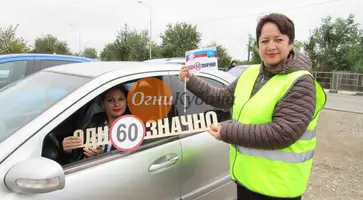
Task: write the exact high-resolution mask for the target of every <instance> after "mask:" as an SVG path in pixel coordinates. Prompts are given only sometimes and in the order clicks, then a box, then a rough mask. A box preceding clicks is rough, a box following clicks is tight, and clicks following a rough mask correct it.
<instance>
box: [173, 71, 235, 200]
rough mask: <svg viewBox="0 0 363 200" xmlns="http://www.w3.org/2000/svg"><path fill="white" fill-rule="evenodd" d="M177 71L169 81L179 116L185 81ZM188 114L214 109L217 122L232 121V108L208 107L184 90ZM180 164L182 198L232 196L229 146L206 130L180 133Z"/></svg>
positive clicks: (207, 77)
mask: <svg viewBox="0 0 363 200" xmlns="http://www.w3.org/2000/svg"><path fill="white" fill-rule="evenodd" d="M178 73H179V72H171V83H172V90H173V96H174V97H175V107H176V109H177V111H178V112H177V113H178V116H181V115H183V114H184V102H183V101H184V96H183V94H184V82H182V81H180V80H179V77H178ZM198 77H200V78H202V79H203V80H205V81H207V82H208V83H210V84H212V85H214V86H216V87H223V85H224V84H226V83H222V80H221V79H219V78H217V77H216V76H210V75H205V74H198ZM186 94H187V109H186V112H187V114H188V115H189V114H196V113H205V112H206V111H210V110H214V111H215V112H216V113H217V116H218V121H219V122H224V121H231V120H232V118H231V111H230V110H222V109H218V108H215V107H213V106H209V105H207V104H205V103H204V102H202V101H201V100H200V99H199V100H197V98H196V97H195V96H194V95H193V94H192V93H191V92H190V91H189V90H187V92H186ZM180 142H181V145H182V150H183V158H182V160H183V167H182V172H181V177H182V180H181V196H182V198H183V200H191V199H198V200H214V199H215V200H217V199H218V200H220V199H226V200H227V199H235V198H236V187H235V184H234V182H232V181H231V178H230V176H229V145H228V144H226V143H223V142H220V141H218V140H216V139H215V138H214V137H213V136H211V135H210V134H209V133H208V132H199V133H195V134H191V135H186V136H184V135H181V136H180Z"/></svg>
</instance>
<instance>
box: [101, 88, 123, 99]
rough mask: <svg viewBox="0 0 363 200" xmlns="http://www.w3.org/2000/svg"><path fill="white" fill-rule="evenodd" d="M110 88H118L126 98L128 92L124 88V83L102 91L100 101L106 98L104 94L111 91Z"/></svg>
mask: <svg viewBox="0 0 363 200" xmlns="http://www.w3.org/2000/svg"><path fill="white" fill-rule="evenodd" d="M111 90H120V91H121V92H122V93H124V94H125V97H126V99H127V93H128V90H127V89H126V87H125V86H124V85H116V86H114V87H112V88H110V89H108V90H106V91H105V92H103V93H102V94H101V95H100V96H101V101H102V102H103V101H104V100H105V98H106V94H107V93H108V92H109V91H111Z"/></svg>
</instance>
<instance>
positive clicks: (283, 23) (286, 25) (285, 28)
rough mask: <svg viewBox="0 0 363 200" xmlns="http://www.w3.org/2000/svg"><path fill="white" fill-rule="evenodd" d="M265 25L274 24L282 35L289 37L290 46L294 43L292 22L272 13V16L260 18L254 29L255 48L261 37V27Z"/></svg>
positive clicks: (285, 17) (283, 16)
mask: <svg viewBox="0 0 363 200" xmlns="http://www.w3.org/2000/svg"><path fill="white" fill-rule="evenodd" d="M266 23H274V24H275V25H276V26H277V28H278V29H279V31H280V32H281V33H282V34H284V35H287V36H288V37H289V40H290V41H289V42H290V44H292V43H293V42H294V40H295V25H294V22H293V21H292V20H291V19H290V18H288V17H287V16H285V15H283V14H279V13H272V14H269V15H265V16H264V17H262V18H261V19H260V21H259V22H258V24H257V27H256V43H257V46H258V41H259V39H260V36H261V31H262V27H263V26H264V25H265V24H266Z"/></svg>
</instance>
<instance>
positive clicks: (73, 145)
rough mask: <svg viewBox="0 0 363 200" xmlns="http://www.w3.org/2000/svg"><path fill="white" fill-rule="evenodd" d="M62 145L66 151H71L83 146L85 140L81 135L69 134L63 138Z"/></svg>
mask: <svg viewBox="0 0 363 200" xmlns="http://www.w3.org/2000/svg"><path fill="white" fill-rule="evenodd" d="M62 146H63V150H64V151H65V152H67V153H70V152H72V150H73V149H78V148H80V147H82V146H83V141H82V139H81V138H80V137H76V136H69V137H66V138H64V139H63V142H62Z"/></svg>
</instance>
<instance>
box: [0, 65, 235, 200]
mask: <svg viewBox="0 0 363 200" xmlns="http://www.w3.org/2000/svg"><path fill="white" fill-rule="evenodd" d="M180 67H181V66H180V65H165V64H159V63H144V62H89V63H79V64H67V65H60V66H56V67H51V68H47V69H44V70H42V71H40V72H36V73H34V74H32V75H30V76H28V77H25V78H24V79H22V80H20V81H18V82H16V83H12V84H10V85H8V86H7V87H4V88H2V89H1V90H0V112H1V115H0V149H1V151H0V178H1V180H2V181H1V182H0V197H1V200H50V199H52V200H57V199H64V200H76V199H77V200H80V199H82V200H83V199H87V200H100V199H107V200H119V199H125V200H126V199H127V200H134V199H135V200H141V199H148V200H192V199H195V200H232V199H236V186H235V183H234V182H233V181H232V180H231V178H230V176H229V145H228V144H226V143H223V142H220V141H218V140H216V139H215V138H214V137H212V136H211V135H210V134H209V133H208V132H205V131H201V132H198V133H195V134H189V135H179V136H169V137H165V138H159V139H153V140H150V141H149V142H145V141H144V142H145V143H143V144H142V145H141V146H139V147H138V148H137V149H136V150H134V151H132V152H122V151H119V150H114V151H111V152H109V153H105V154H103V155H99V156H96V157H94V158H87V159H84V160H81V161H77V162H73V163H72V162H69V161H67V160H66V159H65V157H64V152H63V148H62V144H61V142H62V138H64V137H66V136H68V135H72V134H73V131H74V130H75V129H77V127H78V126H79V125H80V124H82V123H84V121H85V120H86V121H87V119H89V118H90V116H92V114H95V113H97V112H102V109H100V108H99V107H97V103H96V99H97V97H98V96H99V95H100V94H101V93H102V92H104V91H106V90H107V89H109V88H111V87H113V86H116V85H118V84H125V83H130V84H132V83H134V82H136V81H137V80H139V79H142V78H146V77H155V78H158V79H160V80H162V81H164V83H166V84H167V85H168V87H169V88H171V90H172V93H173V95H176V94H177V93H181V94H183V90H184V83H183V82H182V81H180V80H179V78H178V74H179V69H180ZM198 75H199V77H201V78H202V79H204V80H206V81H208V82H209V83H211V84H213V85H216V86H218V87H223V86H225V85H228V84H230V83H231V82H232V81H233V80H234V77H233V76H231V75H229V74H227V73H225V72H222V71H219V70H216V71H211V70H209V71H205V72H203V71H201V72H199V74H198ZM187 94H188V97H190V98H194V96H193V95H192V94H191V93H190V92H188V93H187ZM181 99H183V98H181ZM193 102H194V101H193ZM173 105H174V106H173V107H172V110H171V111H170V112H169V114H168V118H170V117H174V116H180V115H183V113H184V110H183V109H184V107H183V105H182V104H180V103H179V104H178V103H175V102H173ZM189 106H190V107H188V108H187V114H191V113H203V112H206V111H209V110H214V111H215V112H216V113H217V114H218V120H219V122H222V121H230V120H231V110H222V109H218V108H215V107H212V106H209V105H206V104H205V103H203V104H201V105H199V104H198V105H197V104H196V103H192V104H191V105H189ZM145 112H147V111H145Z"/></svg>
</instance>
